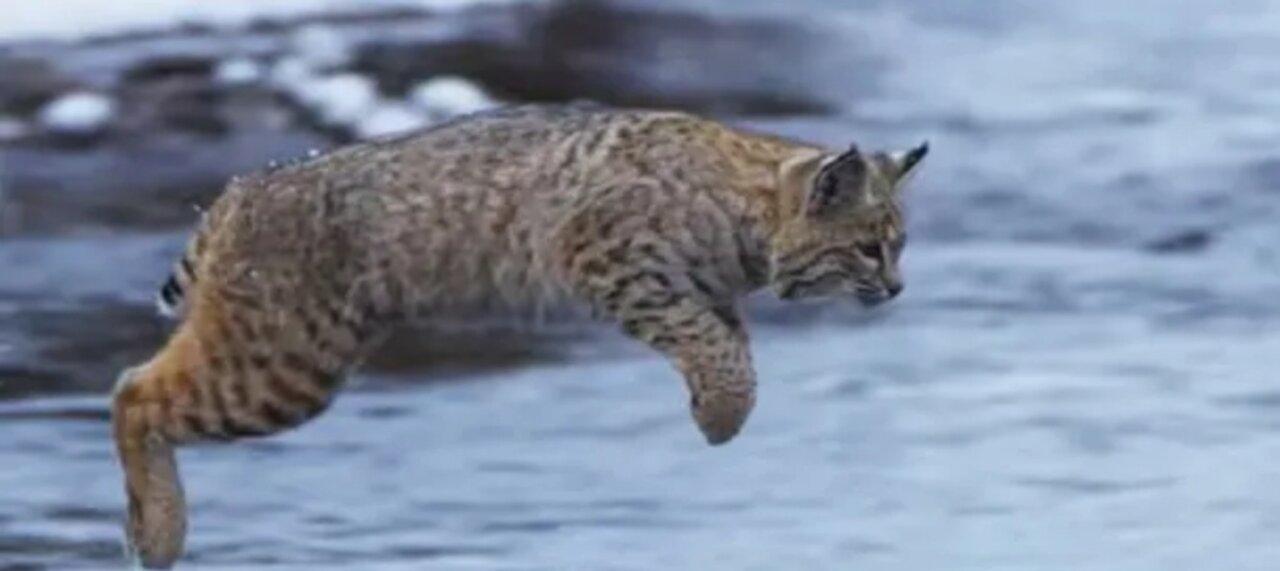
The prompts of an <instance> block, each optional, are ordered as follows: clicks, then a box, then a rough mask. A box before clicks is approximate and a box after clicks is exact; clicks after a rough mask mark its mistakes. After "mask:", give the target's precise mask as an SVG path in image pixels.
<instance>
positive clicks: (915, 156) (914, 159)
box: [898, 141, 929, 178]
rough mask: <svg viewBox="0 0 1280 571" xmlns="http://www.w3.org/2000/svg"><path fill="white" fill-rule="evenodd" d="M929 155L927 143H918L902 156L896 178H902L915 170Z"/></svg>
mask: <svg viewBox="0 0 1280 571" xmlns="http://www.w3.org/2000/svg"><path fill="white" fill-rule="evenodd" d="M928 155H929V141H924V142H922V143H920V145H919V146H917V147H916V148H914V149H911V150H909V151H907V152H906V154H904V155H903V156H902V160H901V161H900V163H899V165H898V178H902V177H904V176H906V175H907V174H908V173H910V172H911V170H912V169H914V168H916V165H919V164H920V161H923V160H924V158H925V157H926V156H928Z"/></svg>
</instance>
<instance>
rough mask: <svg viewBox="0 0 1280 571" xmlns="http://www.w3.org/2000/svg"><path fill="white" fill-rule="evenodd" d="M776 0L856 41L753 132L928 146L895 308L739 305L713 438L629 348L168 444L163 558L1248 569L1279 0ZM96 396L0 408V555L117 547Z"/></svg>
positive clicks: (1270, 253) (1279, 445)
mask: <svg viewBox="0 0 1280 571" xmlns="http://www.w3.org/2000/svg"><path fill="white" fill-rule="evenodd" d="M836 4H839V5H841V6H849V7H846V8H838V9H837V8H834V7H833V6H834V5H836ZM753 5H758V6H760V9H761V10H766V11H774V12H777V11H779V10H782V9H781V8H777V7H770V6H769V5H768V4H767V3H759V2H756V3H753ZM724 6H725V4H719V5H716V6H715V7H711V8H707V9H708V10H721V11H723V10H725V9H726V8H725V7H724ZM748 9H749V8H747V7H742V6H741V5H739V8H735V10H748ZM750 9H754V8H750ZM818 9H821V10H822V11H821V13H818V12H815V10H818ZM790 10H791V12H793V13H791V14H790V15H788V16H787V17H794V18H809V19H815V20H820V21H821V22H822V24H823V25H827V26H832V27H834V28H836V29H838V30H842V31H843V32H844V33H845V35H846V36H847V37H849V38H851V39H850V41H851V42H854V41H856V42H857V43H859V44H860V45H863V48H864V49H868V48H869V49H870V50H872V52H873V53H874V55H875V56H876V57H877V58H878V59H877V61H879V62H880V65H879V67H878V68H876V69H878V71H874V72H870V73H868V72H866V71H865V70H861V69H853V68H850V69H847V70H844V74H841V73H840V71H841V70H840V66H839V65H836V64H838V61H837V60H839V57H838V53H837V54H836V55H835V56H833V62H832V63H831V64H829V65H826V64H824V66H820V68H821V69H827V70H828V72H829V73H827V74H823V75H822V76H821V77H815V78H814V84H815V89H839V88H842V87H844V86H849V87H850V89H851V91H850V93H851V95H850V97H849V99H848V107H847V112H846V113H845V114H843V115H842V116H841V117H839V118H836V119H830V118H824V119H813V120H795V121H786V122H770V123H759V125H761V126H763V127H765V128H769V129H772V130H775V131H777V132H782V133H787V134H793V135H802V136H806V137H810V138H814V139H816V140H820V141H826V142H830V143H833V144H840V143H843V142H845V141H846V140H847V139H848V138H850V137H851V136H857V137H858V138H859V139H860V140H864V141H871V142H874V143H875V144H876V145H877V146H878V145H880V144H909V143H912V142H915V141H916V140H917V139H919V138H923V137H927V138H930V139H931V140H932V141H933V142H934V148H935V152H934V154H933V155H932V156H931V158H930V161H931V164H929V165H928V168H926V169H925V171H924V173H922V175H921V177H920V179H919V181H918V184H916V186H915V187H914V189H913V190H914V192H915V194H914V196H913V197H912V202H913V206H914V208H915V212H914V219H913V224H914V229H913V233H914V234H913V235H914V238H913V242H912V245H911V246H910V247H909V248H908V254H907V256H908V257H907V260H906V273H907V279H908V284H909V285H908V289H907V293H906V294H905V295H904V296H903V297H902V298H900V300H899V302H895V304H894V307H892V308H890V309H889V310H888V311H886V312H884V313H883V315H879V316H877V319H876V320H875V321H874V323H872V324H871V325H869V326H868V325H858V326H854V325H852V324H851V323H849V321H852V319H845V318H844V317H845V316H846V315H845V314H844V313H840V314H839V315H837V316H833V317H831V318H829V319H824V320H821V321H819V322H816V323H807V324H804V325H799V324H793V325H768V326H762V327H757V328H756V329H755V332H754V333H755V350H756V359H757V362H758V365H759V369H760V373H761V378H762V388H761V390H762V395H761V398H760V404H759V407H758V409H757V411H756V413H755V415H754V417H753V418H752V419H751V422H750V424H749V426H748V428H747V429H746V430H745V432H744V433H743V434H742V436H741V437H740V438H739V439H738V440H736V441H735V442H734V443H733V444H731V445H729V446H727V447H721V448H708V447H707V446H705V445H704V444H702V443H701V440H700V438H699V437H698V435H697V433H696V431H695V429H694V428H693V427H692V425H691V423H690V421H689V420H688V418H687V413H686V411H685V400H686V397H685V395H684V389H683V387H682V385H681V383H680V382H679V381H678V380H677V377H676V376H675V374H674V373H673V372H672V371H671V370H670V369H669V368H668V366H667V365H666V364H665V363H663V362H662V361H660V360H658V359H657V358H656V357H653V356H651V355H649V354H648V353H645V352H643V351H639V350H635V351H629V352H624V353H623V354H622V355H621V356H618V357H616V358H606V359H595V360H589V361H586V362H578V363H571V364H554V365H545V366H538V367H529V368H524V369H520V370H518V371H516V372H510V373H503V374H501V375H493V376H491V377H490V378H485V379H482V380H479V381H477V382H468V383H458V384H433V385H429V386H425V387H418V388H409V389H405V388H397V389H394V390H389V389H380V390H364V391H352V392H350V393H348V394H346V395H344V397H343V398H342V399H340V401H339V402H338V404H337V405H336V407H335V408H334V409H333V410H332V412H330V413H329V414H327V415H326V416H324V417H323V418H321V419H320V420H318V421H316V422H314V423H312V424H310V425H308V426H307V427H305V428H304V429H302V430H299V431H296V432H293V433H290V434H288V435H285V436H283V437H279V438H273V439H270V440H265V441H260V442H256V443H252V444H239V445H235V446H230V447H225V446H209V447H202V448H192V449H187V450H186V451H185V452H184V456H185V457H184V463H185V465H184V469H185V472H186V474H187V477H188V486H189V493H190V496H191V502H192V505H193V529H192V537H191V544H190V555H189V559H188V561H187V562H186V565H185V568H191V569H209V570H215V569H237V570H239V569H281V570H284V569H309V570H324V569H335V570H336V569H351V568H359V569H379V570H400V569H438V570H463V569H485V570H522V571H523V570H548V571H551V570H555V571H560V570H579V569H581V570H593V571H597V570H610V571H611V570H619V571H631V570H653V569H690V570H699V571H702V570H734V571H745V570H757V569H758V570H761V571H766V570H767V571H774V570H792V569H823V570H826V569H831V570H836V569H885V570H904V571H906V570H913V571H914V570H932V569H947V570H974V571H978V570H982V571H993V570H1010V571H1013V570H1017V571H1024V570H1031V569H1034V570H1073V571H1076V570H1097V571H1103V570H1114V569H1124V570H1152V571H1165V570H1169V569H1204V570H1218V569H1232V570H1255V569H1256V570H1269V569H1274V568H1275V565H1276V562H1277V561H1280V542H1277V541H1276V540H1275V538H1276V536H1277V533H1280V488H1277V486H1276V485H1275V481H1276V480H1277V477H1280V470H1278V469H1277V468H1275V467H1274V462H1273V460H1272V459H1274V458H1276V457H1280V385H1277V383H1276V379H1275V375H1274V372H1273V371H1274V369H1275V363H1277V359H1280V356H1278V353H1277V351H1280V296H1277V294H1276V292H1280V253H1278V252H1277V250H1276V245H1277V244H1280V224H1278V223H1277V212H1276V210H1277V204H1280V194H1277V193H1276V190H1277V188H1276V180H1277V178H1280V58H1277V57H1276V54H1280V1H1277V0H1241V1H1238V2H1232V3H1229V4H1228V3H1216V2H1209V1H1208V0H1203V1H1191V0H1176V1H1167V0H1159V1H1157V0H1127V1H1126V2H1117V1H1111V2H1102V1H1100V0H1087V1H1081V2H1067V1H1065V0H1061V1H1056V2H1047V1H1042V2H1036V3H1032V2H1015V1H1013V0H1008V1H1001V2H985V1H979V0H966V1H953V0H947V1H942V0H938V1H923V0H922V1H918V2H911V3H898V2H871V1H865V2H858V3H854V4H845V3H836V2H801V3H797V4H794V5H792V8H790ZM833 50H834V48H833ZM744 62H746V59H745V56H744ZM861 73H868V75H867V76H866V77H865V78H864V77H860V75H859V74H861ZM860 84H865V85H864V87H863V88H861V89H858V90H856V91H853V90H852V87H853V86H858V85H860ZM853 93H856V94H857V97H854V96H853V95H852V94H853ZM868 144H870V143H868ZM849 317H850V318H852V317H853V316H851V315H850V316H849ZM611 342H616V340H615V341H611ZM104 407H105V397H93V398H88V397H85V398H69V399H66V398H64V399H50V400H27V401H19V402H13V403H8V404H4V405H0V430H3V434H4V436H3V438H0V466H3V467H4V468H3V469H0V569H6V570H7V569H102V568H109V567H112V566H115V565H117V564H118V563H119V561H120V558H119V541H118V534H119V532H118V519H119V511H120V508H121V502H122V497H121V496H122V494H121V491H120V482H119V479H118V478H119V477H118V474H117V471H116V468H115V466H114V462H113V458H112V456H111V453H110V448H109V445H108V436H107V426H106V423H105V412H104Z"/></svg>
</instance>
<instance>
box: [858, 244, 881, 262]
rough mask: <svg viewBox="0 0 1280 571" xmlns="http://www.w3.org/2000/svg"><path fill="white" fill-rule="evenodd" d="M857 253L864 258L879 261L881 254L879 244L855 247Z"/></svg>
mask: <svg viewBox="0 0 1280 571" xmlns="http://www.w3.org/2000/svg"><path fill="white" fill-rule="evenodd" d="M857 248H858V253H859V254H862V256H863V257H865V258H870V259H872V260H879V259H880V254H881V252H882V250H881V248H880V243H879V242H863V243H861V244H858V245H857Z"/></svg>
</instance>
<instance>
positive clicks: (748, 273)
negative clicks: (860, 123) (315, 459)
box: [113, 106, 923, 569]
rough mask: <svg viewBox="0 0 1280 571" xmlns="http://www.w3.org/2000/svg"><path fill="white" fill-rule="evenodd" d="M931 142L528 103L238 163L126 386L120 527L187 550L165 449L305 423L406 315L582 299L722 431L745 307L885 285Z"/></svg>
mask: <svg viewBox="0 0 1280 571" xmlns="http://www.w3.org/2000/svg"><path fill="white" fill-rule="evenodd" d="M922 157H923V150H922V149H917V150H916V151H915V154H914V155H913V154H911V153H906V154H898V155H890V154H885V153H872V154H868V155H862V154H861V153H856V152H855V153H852V154H851V153H849V152H840V151H828V150H824V149H821V148H819V147H816V146H813V145H808V144H803V143H799V142H795V141H789V140H785V139H781V138H778V137H772V136H765V135H760V134H754V133H749V132H746V131H743V130H739V129H734V128H731V127H728V126H726V125H723V124H721V123H718V122H715V121H711V120H707V119H703V118H699V117H695V116H692V115H688V114H683V113H674V112H658V111H630V110H614V109H608V108H604V107H600V106H523V107H514V108H508V109H504V110H500V111H497V112H490V113H486V114H482V115H477V116H472V117H468V118H464V119H462V120H458V121H455V122H453V123H451V124H448V125H443V126H439V127H436V128H433V129H430V130H427V131H423V132H419V133H414V134H411V135H407V136H403V137H398V138H393V139H387V140H383V141H379V142H373V143H367V144H361V145H354V146H351V147H347V148H344V149H341V150H338V151H335V152H332V153H329V154H327V155H324V156H321V157H318V158H315V159H312V160H308V161H306V162H303V163H298V164H295V165H290V166H286V167H283V168H279V169H275V170H271V171H268V172H263V173H257V174H254V175H252V176H248V177H245V178H242V179H238V180H236V181H235V182H233V183H232V184H231V185H230V186H229V188H228V190H227V191H226V192H225V193H224V194H223V195H222V196H221V197H220V198H219V199H218V200H217V201H216V202H215V203H214V205H213V206H212V208H211V209H210V210H209V212H208V213H207V215H206V216H205V217H204V219H203V220H202V222H201V226H200V228H199V229H198V231H197V234H196V236H197V238H196V239H195V240H196V241H198V246H199V247H195V245H194V244H193V247H191V248H189V249H188V257H189V258H193V259H189V260H188V262H189V264H188V265H189V268H184V269H182V271H183V272H184V278H183V286H184V288H183V291H182V293H183V305H184V311H183V314H182V321H181V322H180V323H179V325H178V327H177V330H176V331H175V332H174V334H173V335H172V337H171V338H170V339H169V340H168V342H167V343H166V345H165V346H164V347H163V348H162V349H161V350H160V351H159V352H158V353H157V354H156V355H155V356H154V357H153V358H152V359H151V360H150V361H149V362H147V363H145V364H143V365H141V366H139V367H135V368H133V369H131V370H130V371H128V372H126V374H125V375H123V376H122V380H121V382H120V384H119V386H118V389H117V392H116V394H115V402H114V407H113V412H114V430H115V438H116V443H117V449H118V452H119V457H120V461H121V464H122V467H123V469H124V472H125V476H126V488H127V492H128V494H127V496H128V500H129V524H128V531H129V538H130V543H131V545H132V547H133V549H134V551H135V552H136V554H137V556H138V558H139V560H140V561H141V563H142V564H143V565H144V566H146V567H148V568H155V569H160V568H167V567H169V566H171V565H172V564H173V563H174V561H175V560H176V559H177V558H178V557H179V556H180V554H181V552H182V549H183V543H184V536H185V529H186V522H185V511H186V510H185V505H184V501H183V490H182V484H181V480H180V477H179V474H178V471H177V466H176V464H175V461H174V447H175V446H178V445H181V444H183V443H187V442H192V441H195V440H207V439H218V440H230V439H234V438H238V437H245V436H266V435H269V434H274V433H277V432H279V431H282V430H286V429H289V428H292V427H296V426H298V425H300V424H302V423H305V422H306V421H307V420H309V419H311V418H314V417H315V416H316V415H318V414H320V413H321V412H322V411H323V410H324V409H325V408H326V407H327V406H328V405H329V403H330V402H331V400H332V399H333V397H334V393H335V392H336V391H337V390H338V388H339V387H340V385H341V384H342V380H343V378H344V377H345V375H346V372H347V371H348V370H349V369H350V368H352V367H354V366H355V365H357V364H358V362H359V361H360V360H361V359H362V358H363V357H364V356H365V355H366V354H367V352H368V350H369V349H370V348H371V346H372V345H373V344H374V343H376V341H377V340H378V339H379V338H380V337H381V336H382V335H384V334H385V333H386V332H387V331H388V330H389V329H390V328H392V327H393V326H395V325H396V324H398V323H401V322H403V321H405V320H410V319H419V318H426V317H431V316H440V315H446V314H449V313H462V312H467V311H470V310H475V309H491V308H495V307H529V306H535V307H536V306H544V305H555V304H560V303H566V302H570V303H572V302H577V303H580V304H583V305H585V306H587V307H590V308H591V309H593V310H594V311H595V312H596V313H597V314H599V315H602V316H604V317H605V318H608V319H611V320H614V321H616V322H617V323H619V324H620V325H621V327H622V328H623V329H624V330H625V331H626V332H627V333H628V334H630V335H631V336H633V337H635V338H636V339H638V340H640V341H643V342H645V343H647V344H649V345H650V346H652V347H653V348H655V349H656V350H658V351H660V352H662V353H663V354H665V355H667V356H668V357H669V358H670V360H671V362H672V363H673V365H674V366H675V368H676V369H677V370H678V371H679V372H680V373H681V374H682V375H683V377H684V378H685V381H686V383H687V385H688V388H689V392H690V400H691V412H692V415H693V418H694V420H695V422H696V424H697V425H698V427H699V428H700V429H701V430H702V432H703V434H704V436H705V438H706V440H707V441H708V442H709V443H711V444H721V443H724V442H728V441H729V440H730V439H732V438H733V437H734V436H735V435H736V434H738V432H739V430H740V429H741V427H742V425H743V423H744V422H745V421H746V418H747V416H748V415H749V414H750V412H751V410H752V408H753V407H754V405H755V385H756V378H755V372H754V368H753V366H752V363H751V354H750V349H749V346H748V335H747V331H746V328H745V325H744V323H743V321H742V317H741V315H740V313H739V310H738V307H737V300H738V299H739V298H741V297H742V296H744V295H746V294H748V293H750V292H752V291H754V290H757V289H759V288H762V287H765V286H772V287H774V288H775V289H778V291H779V292H780V293H784V294H787V295H794V296H803V295H812V294H814V293H815V292H818V290H822V291H821V292H819V293H822V294H824V295H844V294H849V295H853V296H856V297H859V298H862V297H864V294H867V295H870V294H868V293H867V292H869V291H871V290H872V289H874V288H877V287H878V288H879V290H877V291H878V292H879V294H878V295H880V296H881V297H882V299H880V300H879V301H883V300H885V299H888V298H889V297H892V295H893V294H895V293H897V289H900V283H901V278H900V276H898V274H897V269H896V262H897V257H898V255H899V253H900V251H901V238H902V237H903V236H904V234H903V230H902V219H901V208H900V205H899V200H898V194H897V191H898V188H899V186H900V182H901V180H903V178H904V175H905V174H906V173H905V170H909V169H903V168H901V167H903V166H911V165H914V163H915V162H918V160H919V158H922ZM873 246H874V247H875V248H879V250H878V253H876V252H873V251H872V249H873ZM881 254H882V255H881ZM815 256H816V257H815ZM810 258H812V259H810ZM871 258H875V260H872V259H871ZM807 259H808V260H809V263H810V264H811V265H810V266H806V265H805V260H807ZM815 280H816V281H815ZM814 284H820V285H821V287H820V288H819V287H817V285H814ZM832 284H835V285H834V286H833V285H832ZM885 292H889V293H885ZM864 301H867V300H866V299H864ZM869 302H870V301H869Z"/></svg>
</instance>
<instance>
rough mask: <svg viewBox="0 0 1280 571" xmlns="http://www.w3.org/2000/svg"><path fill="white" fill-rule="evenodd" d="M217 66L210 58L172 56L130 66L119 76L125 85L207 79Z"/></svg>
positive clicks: (147, 60)
mask: <svg viewBox="0 0 1280 571" xmlns="http://www.w3.org/2000/svg"><path fill="white" fill-rule="evenodd" d="M216 64H217V62H215V61H214V60H213V59H212V58H208V57H203V56H195V55H173V56H161V57H157V58H152V59H146V60H143V61H140V62H138V63H137V64H135V65H133V66H130V67H129V68H128V69H126V70H124V73H123V74H121V79H122V80H123V81H124V82H125V83H134V84H136V83H146V82H150V81H170V80H173V79H174V78H180V77H181V78H190V77H196V78H205V79H207V78H209V77H210V76H211V75H212V74H213V68H214V66H215V65H216Z"/></svg>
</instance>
